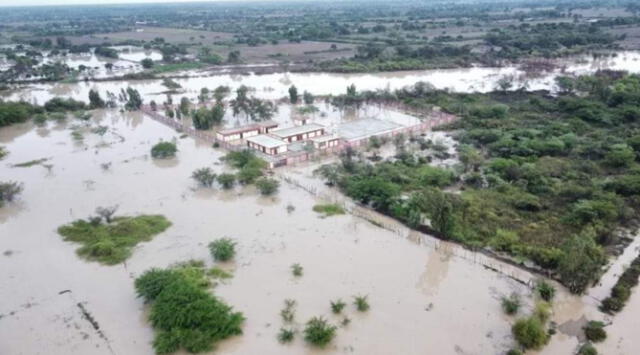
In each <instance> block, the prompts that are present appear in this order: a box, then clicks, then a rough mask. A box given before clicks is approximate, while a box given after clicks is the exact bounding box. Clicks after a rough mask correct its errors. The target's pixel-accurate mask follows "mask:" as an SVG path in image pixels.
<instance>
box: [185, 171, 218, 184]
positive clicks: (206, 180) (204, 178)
mask: <svg viewBox="0 0 640 355" xmlns="http://www.w3.org/2000/svg"><path fill="white" fill-rule="evenodd" d="M191 178H192V179H194V180H195V181H197V182H198V183H199V184H200V185H201V186H205V187H211V186H212V185H213V183H214V182H215V181H216V174H215V173H214V172H213V170H211V168H208V167H206V168H200V169H197V170H195V171H194V172H193V173H192V174H191Z"/></svg>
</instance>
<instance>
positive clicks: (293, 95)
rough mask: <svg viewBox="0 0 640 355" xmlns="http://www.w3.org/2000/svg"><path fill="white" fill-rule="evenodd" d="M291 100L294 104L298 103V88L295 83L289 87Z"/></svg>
mask: <svg viewBox="0 0 640 355" xmlns="http://www.w3.org/2000/svg"><path fill="white" fill-rule="evenodd" d="M289 101H290V102H291V103H292V104H294V105H295V104H297V103H298V88H296V86H295V85H291V87H289Z"/></svg>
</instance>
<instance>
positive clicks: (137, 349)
mask: <svg viewBox="0 0 640 355" xmlns="http://www.w3.org/2000/svg"><path fill="white" fill-rule="evenodd" d="M55 85H63V84H55ZM55 85H54V88H49V89H51V90H49V89H47V90H48V91H46V93H47V94H46V95H52V92H55V90H56V89H55ZM74 85H84V84H74ZM91 85H97V84H91ZM283 85H284V84H283ZM198 88H199V87H198ZM67 89H70V90H71V91H69V92H68V94H69V95H76V94H78V92H76V91H74V89H73V88H71V87H67ZM43 90H44V89H43ZM42 92H45V91H42ZM23 93H24V94H25V95H28V94H29V92H28V91H24V92H23ZM36 93H40V92H36ZM327 119H329V120H331V118H330V117H329V118H327ZM83 125H89V127H83ZM98 125H102V126H107V127H108V132H107V133H106V134H105V135H104V136H98V135H96V134H93V133H91V128H94V127H97V126H98ZM73 130H78V131H80V132H83V136H84V138H83V140H81V141H78V140H76V139H74V138H73V137H72V135H71V132H72V131H73ZM179 136H180V134H179V133H177V132H175V131H173V130H172V129H170V128H168V127H166V126H163V125H162V124H160V123H158V122H155V121H153V120H151V119H149V118H146V117H144V116H143V115H142V114H140V113H120V112H118V111H117V110H104V111H97V112H95V113H94V117H93V119H92V120H91V122H90V123H88V124H85V123H82V122H79V121H75V120H72V119H69V120H68V121H67V122H49V123H47V125H45V126H43V127H37V126H34V125H33V124H31V123H26V124H19V125H14V126H11V127H5V128H2V129H0V145H2V146H4V147H6V148H7V150H8V151H9V152H10V154H9V155H8V156H7V157H6V158H5V159H3V160H2V161H0V175H1V177H2V180H3V181H6V180H16V181H20V182H23V183H24V186H25V190H24V192H23V194H22V195H21V197H20V198H19V199H18V200H17V201H16V202H14V203H11V204H8V205H7V206H5V207H3V208H0V270H2V278H1V279H0V299H2V300H3V301H2V303H0V353H2V354H152V353H153V349H152V347H151V341H152V339H153V330H152V329H151V327H150V325H149V324H148V322H147V320H146V316H147V313H146V312H147V308H146V307H145V306H144V304H143V303H142V302H141V301H140V300H139V299H137V298H136V297H135V292H134V289H133V280H134V278H135V277H136V276H138V275H140V274H141V273H142V272H144V271H145V270H147V269H149V268H151V267H165V266H168V265H171V264H173V263H176V262H180V261H185V260H188V259H202V260H205V261H206V262H207V265H209V266H211V265H213V262H212V260H211V258H210V256H209V254H208V250H207V247H206V245H207V244H208V243H209V242H210V241H211V240H213V239H215V238H219V237H223V236H228V237H233V238H235V239H236V240H237V241H238V255H237V258H236V260H235V261H234V262H232V263H228V264H223V265H222V266H223V267H225V268H228V269H231V270H233V273H234V277H233V279H231V280H229V281H227V282H225V283H223V284H220V285H218V286H217V287H216V288H215V289H214V290H213V292H215V294H216V295H218V296H220V297H221V298H223V299H224V300H225V301H227V302H228V303H229V304H231V305H233V306H234V307H235V308H236V309H237V310H239V311H242V312H243V313H244V314H245V316H246V317H247V321H246V323H245V325H244V328H243V330H244V335H242V336H239V337H235V338H232V339H229V340H226V341H224V342H222V343H220V344H219V346H218V348H217V350H216V351H215V353H219V354H287V353H291V354H300V353H354V354H431V353H437V354H501V353H504V352H506V350H508V349H509V348H510V347H512V346H513V340H512V338H511V334H510V327H511V324H512V323H513V321H514V318H513V317H507V316H505V315H503V313H502V311H501V308H500V298H501V297H502V296H503V295H509V294H511V293H513V292H515V293H518V294H520V295H522V297H523V300H524V303H525V307H524V310H523V314H525V313H527V312H529V311H530V310H531V306H532V303H533V298H532V295H531V290H530V289H529V287H527V286H525V285H523V284H521V283H520V282H517V281H515V280H513V279H511V278H509V277H508V276H507V275H508V274H510V272H505V274H502V273H499V272H494V271H491V270H488V269H486V268H485V267H483V266H482V265H481V264H479V263H477V262H475V261H474V260H473V258H464V257H460V256H461V255H465V251H464V250H462V249H461V248H460V247H458V246H456V245H453V244H445V245H443V246H442V247H440V248H437V249H436V248H433V247H431V246H432V245H434V243H433V242H432V241H431V238H430V237H428V236H425V235H419V234H416V233H407V234H402V233H397V232H394V231H393V228H391V229H392V230H388V229H385V228H380V227H379V226H376V225H374V224H372V223H370V222H368V221H366V220H365V219H363V218H360V217H356V216H354V215H344V216H335V217H331V218H321V217H319V216H318V215H317V214H316V213H315V212H313V211H312V207H313V205H314V204H315V203H317V202H318V201H319V200H318V199H317V198H316V197H314V195H313V194H310V193H309V192H308V191H307V190H305V189H303V188H300V187H297V186H296V185H295V184H290V183H287V182H285V181H284V180H282V181H283V184H282V186H281V189H280V192H279V193H278V195H277V196H276V197H273V198H264V197H260V196H259V195H258V193H257V192H256V191H255V189H254V188H252V187H246V188H241V187H237V188H236V189H234V190H233V191H220V190H218V189H213V190H211V189H201V188H198V187H197V186H195V184H194V182H193V181H191V179H190V178H189V176H190V174H191V172H192V171H193V170H195V169H197V168H200V167H203V166H211V167H213V168H214V170H216V172H221V171H223V170H226V169H227V168H226V167H225V166H224V165H222V164H221V163H220V162H219V158H220V157H221V156H222V155H223V154H224V152H223V151H221V150H214V149H212V148H211V147H210V145H209V144H207V143H204V142H199V141H197V140H194V139H191V138H184V139H180V138H179ZM161 139H164V140H173V139H175V140H176V141H177V143H178V148H179V152H178V155H177V157H176V158H174V159H170V160H160V161H159V160H153V159H151V158H150V157H149V155H148V153H149V150H150V147H151V146H152V145H153V144H155V143H156V142H158V141H159V140H161ZM41 158H50V159H49V160H48V161H46V162H45V163H43V164H46V165H47V166H44V165H42V164H41V165H34V166H31V167H28V168H13V167H11V165H12V164H16V163H21V162H25V161H31V160H34V159H41ZM105 164H106V165H108V166H109V167H108V168H107V169H105V168H104V167H103V165H105ZM317 164H318V162H313V163H309V164H307V165H301V166H297V167H293V168H286V169H283V170H282V171H281V172H279V173H278V176H281V177H285V176H289V177H292V178H295V180H296V181H300V182H302V185H308V186H313V187H314V188H315V189H316V191H319V190H322V189H325V187H324V186H323V185H322V183H321V182H319V180H317V179H315V178H313V177H312V175H311V172H312V170H313V168H314V167H315V166H317ZM327 193H329V194H334V196H335V197H336V198H338V197H339V196H338V195H337V192H335V191H329V192H327ZM115 204H117V205H119V206H120V207H119V213H120V214H129V215H133V214H140V213H145V214H153V213H160V214H164V215H165V216H166V217H167V218H168V219H169V220H171V222H172V223H173V226H172V227H171V228H169V229H168V230H167V231H165V232H164V233H162V234H160V235H158V236H157V237H155V238H154V239H153V240H152V241H150V242H146V243H142V244H140V245H139V246H138V247H136V248H135V250H134V252H133V255H132V257H131V258H130V259H128V260H127V262H126V263H124V264H121V265H116V266H102V265H100V264H97V263H93V262H86V261H84V260H82V259H80V258H78V257H77V256H76V254H75V249H76V248H77V247H78V246H77V245H74V244H72V243H67V242H64V241H62V240H61V238H60V237H59V236H58V235H57V233H56V228H57V227H58V226H60V225H63V224H65V223H68V222H70V221H72V220H74V219H77V218H85V217H87V216H89V215H91V214H92V213H93V211H94V210H95V208H96V207H98V206H109V205H115ZM289 205H292V206H294V207H295V209H294V211H293V212H291V213H288V212H287V206H289ZM388 223H390V224H391V223H393V221H389V222H388ZM398 228H401V227H398ZM293 263H300V264H301V265H302V266H303V267H304V276H303V277H302V278H299V279H295V278H293V277H292V276H291V272H290V269H289V268H290V266H291V265H292V264H293ZM621 267H622V266H620V265H617V264H616V265H614V266H613V267H612V268H611V269H610V270H611V275H607V276H606V277H605V278H604V279H603V280H604V281H603V282H605V283H610V282H611V281H610V280H615V277H614V274H615V273H617V272H619V270H620V269H621ZM508 268H509V267H508V266H504V267H502V266H501V267H499V268H498V269H501V270H508ZM519 275H520V276H521V277H522V278H524V279H528V280H531V279H534V278H535V275H530V274H528V273H526V272H523V271H519ZM605 293H606V292H605ZM602 294H603V293H602V292H601V291H599V290H598V289H594V291H593V294H592V293H591V292H590V293H588V294H587V295H585V296H583V297H577V296H573V295H569V294H567V293H566V292H565V291H564V289H562V288H560V289H559V292H558V296H557V300H556V301H555V303H554V315H553V320H554V321H555V322H556V323H558V324H559V325H561V326H560V327H559V329H560V332H559V333H558V334H556V335H555V336H554V337H553V338H552V340H551V342H550V344H549V345H548V346H547V347H545V348H544V349H543V350H542V351H541V352H540V353H541V354H558V353H564V354H569V353H572V352H574V351H575V349H576V348H577V346H578V338H577V337H576V330H575V328H576V326H575V324H578V323H577V322H580V320H581V319H583V317H586V318H587V319H601V320H605V321H607V322H608V321H609V319H608V318H607V317H605V316H604V315H602V314H601V313H600V312H599V311H598V310H597V305H598V298H599V297H601V295H602ZM354 295H368V297H369V300H370V303H371V310H370V311H369V312H367V313H364V314H360V313H357V312H356V311H355V310H354V308H353V306H352V305H349V307H348V308H347V311H346V314H347V315H348V317H350V318H351V319H352V322H351V324H350V325H349V326H347V327H345V328H340V329H339V330H338V335H337V337H336V339H335V341H334V342H333V343H332V345H330V346H329V347H328V348H327V349H325V350H323V351H320V350H316V349H312V348H309V347H308V346H307V345H305V344H304V342H303V341H302V339H301V336H300V334H298V335H297V339H296V340H295V341H294V343H293V344H291V345H286V346H284V345H281V344H279V343H278V342H277V340H276V334H277V332H278V330H279V328H280V327H281V326H282V322H281V320H280V317H279V312H280V310H281V309H282V307H283V302H284V300H285V299H287V298H293V299H295V300H296V301H297V302H298V307H297V313H296V324H297V327H298V329H301V328H302V325H303V324H304V322H305V321H306V320H308V319H309V318H310V317H312V316H324V317H326V318H328V319H329V320H330V321H331V322H333V323H338V322H339V321H340V318H339V317H336V316H334V315H332V314H331V312H330V308H329V302H330V301H331V300H335V299H338V298H342V299H343V300H345V301H347V302H349V303H350V302H351V301H352V297H353V296H354ZM639 307H640V296H638V292H635V293H634V294H633V296H632V299H631V300H630V302H629V305H628V306H627V309H625V311H624V312H622V313H621V314H619V315H617V316H616V317H615V318H614V323H613V325H612V326H610V327H608V328H607V329H608V330H609V338H608V340H607V341H606V342H605V343H603V344H602V345H598V346H597V347H598V348H599V350H601V352H602V353H605V354H634V353H638V351H640V345H639V344H638V342H637V340H636V339H635V338H634V337H633V335H634V334H633V333H632V332H633V330H634V329H638V328H637V326H638V320H637V317H634V314H636V312H637V311H638V309H639ZM87 315H89V316H87ZM90 320H91V321H90ZM562 325H564V326H562ZM96 328H97V329H96ZM563 331H564V332H563Z"/></svg>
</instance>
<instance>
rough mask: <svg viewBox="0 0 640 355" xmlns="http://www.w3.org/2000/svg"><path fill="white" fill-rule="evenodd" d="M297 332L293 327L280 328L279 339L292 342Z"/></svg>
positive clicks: (283, 341)
mask: <svg viewBox="0 0 640 355" xmlns="http://www.w3.org/2000/svg"><path fill="white" fill-rule="evenodd" d="M295 335H296V332H295V330H293V329H287V328H280V332H278V341H279V342H280V343H282V344H286V343H290V342H292V341H293V338H294V337H295Z"/></svg>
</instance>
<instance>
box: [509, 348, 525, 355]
mask: <svg viewBox="0 0 640 355" xmlns="http://www.w3.org/2000/svg"><path fill="white" fill-rule="evenodd" d="M507 355H522V352H521V351H520V350H516V349H510V350H509V351H507Z"/></svg>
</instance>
